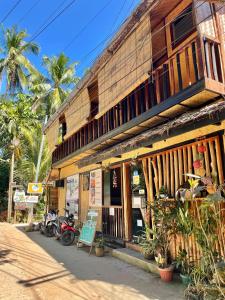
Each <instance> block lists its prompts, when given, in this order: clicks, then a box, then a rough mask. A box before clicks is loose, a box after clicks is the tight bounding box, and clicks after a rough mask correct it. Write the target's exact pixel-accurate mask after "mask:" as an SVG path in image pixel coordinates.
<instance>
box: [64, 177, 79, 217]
mask: <svg viewBox="0 0 225 300" xmlns="http://www.w3.org/2000/svg"><path fill="white" fill-rule="evenodd" d="M66 209H68V210H69V213H70V214H73V215H74V218H75V219H78V209H79V174H76V175H73V176H70V177H67V179H66Z"/></svg>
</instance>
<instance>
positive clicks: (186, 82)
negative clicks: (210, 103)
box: [52, 37, 223, 163]
mask: <svg viewBox="0 0 225 300" xmlns="http://www.w3.org/2000/svg"><path fill="white" fill-rule="evenodd" d="M220 55H221V54H220V45H219V44H218V43H216V42H214V41H211V40H208V39H204V40H203V41H202V40H200V38H199V37H198V38H195V39H194V40H193V41H192V42H191V43H190V42H189V43H188V44H187V45H186V46H185V47H183V48H182V49H180V50H179V51H178V52H177V53H176V54H174V55H173V56H171V57H170V58H169V59H168V60H167V61H166V62H164V63H163V64H162V65H160V66H159V67H158V68H157V69H154V70H152V72H151V74H150V77H149V79H148V80H146V81H145V82H144V83H142V84H141V85H140V86H138V87H137V88H136V89H135V90H134V91H132V92H131V93H130V94H129V95H128V96H126V97H125V98H124V99H123V100H122V101H120V102H119V103H118V104H117V105H115V106H114V107H112V108H111V109H109V110H108V111H107V112H106V113H105V114H104V115H102V116H101V117H100V118H99V119H93V120H91V121H90V122H88V123H87V124H86V125H85V126H83V127H82V128H81V129H80V130H78V131H77V132H76V133H74V134H73V135H72V136H71V137H69V138H68V139H67V140H65V141H64V142H63V143H62V144H60V145H59V146H58V147H57V148H56V149H55V150H54V152H53V155H52V162H53V163H56V162H58V161H60V160H62V159H63V158H65V157H66V156H68V155H70V154H72V153H74V152H76V151H77V150H79V149H81V148H82V147H84V146H86V145H88V144H90V143H91V142H93V141H94V140H96V139H98V138H100V137H102V136H104V135H105V134H107V133H108V132H110V131H112V130H114V129H116V128H118V127H120V126H121V125H123V124H126V123H128V122H129V121H131V120H133V119H135V118H136V117H138V116H140V115H141V114H143V113H145V112H146V111H149V110H151V109H152V108H153V107H154V106H156V105H158V104H160V103H162V102H163V101H166V100H167V99H168V98H169V97H171V96H174V95H176V94H177V93H179V92H181V91H182V90H184V89H186V88H188V87H189V86H192V85H193V84H195V83H196V82H198V81H199V80H201V79H202V78H203V77H204V76H205V77H208V78H210V79H213V80H216V81H218V82H223V72H222V65H221V58H220Z"/></svg>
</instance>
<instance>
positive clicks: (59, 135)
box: [58, 115, 67, 144]
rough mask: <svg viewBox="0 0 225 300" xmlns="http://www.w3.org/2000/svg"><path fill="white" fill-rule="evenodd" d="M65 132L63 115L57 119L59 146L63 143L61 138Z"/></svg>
mask: <svg viewBox="0 0 225 300" xmlns="http://www.w3.org/2000/svg"><path fill="white" fill-rule="evenodd" d="M66 132H67V126H66V119H65V116H64V115H63V116H62V117H60V118H59V132H58V144H61V143H62V142H63V138H64V136H65V135H66Z"/></svg>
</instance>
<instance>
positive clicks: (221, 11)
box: [215, 3, 225, 47]
mask: <svg viewBox="0 0 225 300" xmlns="http://www.w3.org/2000/svg"><path fill="white" fill-rule="evenodd" d="M215 7H216V12H217V13H218V15H219V22H220V25H221V29H222V32H221V33H222V35H223V36H225V4H224V3H216V4H215ZM223 40H224V47H225V39H223Z"/></svg>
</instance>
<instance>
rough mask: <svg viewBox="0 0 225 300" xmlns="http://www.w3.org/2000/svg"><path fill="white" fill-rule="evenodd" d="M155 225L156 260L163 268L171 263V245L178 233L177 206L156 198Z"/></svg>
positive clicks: (153, 231)
mask: <svg viewBox="0 0 225 300" xmlns="http://www.w3.org/2000/svg"><path fill="white" fill-rule="evenodd" d="M152 210H153V215H154V220H155V227H154V228H153V229H152V230H151V233H152V235H153V239H154V247H155V254H156V262H157V263H158V265H159V266H160V267H161V268H166V267H167V266H168V265H169V264H170V259H169V258H170V255H169V246H170V242H171V239H172V238H173V236H174V234H175V233H176V221H175V220H176V218H175V216H176V207H174V206H173V205H172V204H171V203H170V202H169V201H166V200H164V199H156V201H155V203H154V205H153V206H152Z"/></svg>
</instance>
